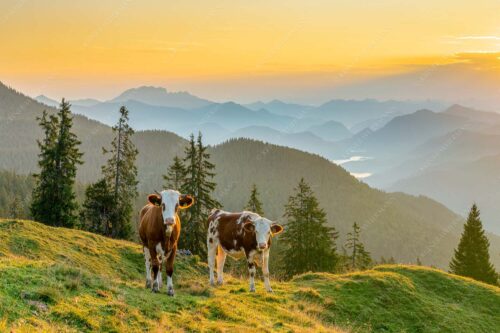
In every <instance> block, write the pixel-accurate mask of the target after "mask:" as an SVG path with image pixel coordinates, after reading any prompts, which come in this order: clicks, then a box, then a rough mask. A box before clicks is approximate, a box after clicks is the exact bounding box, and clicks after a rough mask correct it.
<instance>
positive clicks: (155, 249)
mask: <svg viewBox="0 0 500 333" xmlns="http://www.w3.org/2000/svg"><path fill="white" fill-rule="evenodd" d="M148 201H149V203H148V204H147V205H146V206H144V207H143V208H142V209H141V213H140V224H139V236H140V238H141V241H142V245H143V248H144V259H145V261H146V288H152V291H153V292H159V291H160V288H161V284H162V278H161V265H162V263H163V261H165V266H166V272H167V294H168V295H170V296H173V295H174V286H173V284H172V274H173V273H174V259H175V253H176V251H177V241H178V240H179V235H180V233H181V220H180V219H179V215H178V212H179V209H186V208H189V207H190V206H191V205H192V204H193V203H194V199H193V197H192V196H190V195H185V194H180V193H179V192H178V191H175V190H164V191H161V193H158V192H156V194H150V195H149V196H148ZM151 266H152V268H153V280H151Z"/></svg>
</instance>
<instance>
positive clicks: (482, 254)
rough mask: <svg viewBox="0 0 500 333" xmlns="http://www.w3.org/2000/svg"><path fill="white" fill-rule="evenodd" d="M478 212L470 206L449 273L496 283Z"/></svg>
mask: <svg viewBox="0 0 500 333" xmlns="http://www.w3.org/2000/svg"><path fill="white" fill-rule="evenodd" d="M479 215H480V212H479V209H477V206H476V204H474V205H472V208H471V210H470V212H469V216H468V218H467V222H466V223H465V224H464V232H463V233H462V237H461V239H460V243H459V244H458V247H457V249H455V255H454V257H453V259H452V260H451V262H450V271H451V272H452V273H454V274H457V275H462V276H467V277H470V278H473V279H475V280H478V281H483V282H486V283H490V284H497V283H498V274H497V273H496V271H495V269H494V267H493V265H492V264H491V263H490V254H489V252H488V251H489V247H490V243H489V241H488V238H486V235H485V234H484V230H483V224H482V223H481V219H480V216H479Z"/></svg>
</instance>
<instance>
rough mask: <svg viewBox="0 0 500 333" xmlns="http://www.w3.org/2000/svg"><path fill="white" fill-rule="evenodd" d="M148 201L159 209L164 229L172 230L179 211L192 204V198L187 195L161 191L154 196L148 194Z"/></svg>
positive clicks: (173, 191)
mask: <svg viewBox="0 0 500 333" xmlns="http://www.w3.org/2000/svg"><path fill="white" fill-rule="evenodd" d="M155 192H156V191H155ZM148 201H149V202H150V203H152V204H153V205H155V206H159V207H160V208H161V213H162V216H163V223H164V224H165V227H167V229H172V228H173V226H174V225H175V220H176V219H175V216H176V215H177V213H178V212H179V209H186V208H189V207H191V205H193V203H194V198H193V197H192V196H191V195H189V194H180V193H179V192H178V191H175V190H163V191H161V192H156V193H155V194H150V195H149V196H148Z"/></svg>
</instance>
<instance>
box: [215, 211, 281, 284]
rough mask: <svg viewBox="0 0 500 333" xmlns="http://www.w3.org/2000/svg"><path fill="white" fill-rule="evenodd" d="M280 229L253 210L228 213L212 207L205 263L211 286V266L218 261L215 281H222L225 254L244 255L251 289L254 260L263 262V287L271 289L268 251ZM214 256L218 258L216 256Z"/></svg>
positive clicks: (236, 256)
mask: <svg viewBox="0 0 500 333" xmlns="http://www.w3.org/2000/svg"><path fill="white" fill-rule="evenodd" d="M282 231H283V227H282V226H281V225H279V224H276V223H273V222H272V221H270V220H268V219H266V218H265V217H262V216H260V215H259V214H256V213H253V212H246V211H245V212H241V213H229V212H224V211H222V210H213V211H212V213H211V214H210V216H209V217H208V233H207V247H208V266H209V269H210V284H211V285H214V284H215V282H214V268H215V261H216V260H217V283H218V284H223V283H224V277H223V270H224V263H225V261H226V256H227V255H228V254H229V255H230V256H232V257H235V258H241V257H245V258H246V260H247V263H248V272H249V275H250V291H251V292H254V291H255V281H254V280H255V273H256V268H255V263H256V262H257V261H260V262H261V263H262V273H263V275H264V284H265V287H266V290H267V291H269V292H272V288H271V284H270V282H269V250H270V247H271V238H272V236H273V235H277V234H279V233H281V232H282ZM216 258H217V259H216Z"/></svg>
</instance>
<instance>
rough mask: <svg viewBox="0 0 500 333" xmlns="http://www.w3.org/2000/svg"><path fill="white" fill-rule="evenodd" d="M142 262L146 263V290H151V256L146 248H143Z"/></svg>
mask: <svg viewBox="0 0 500 333" xmlns="http://www.w3.org/2000/svg"><path fill="white" fill-rule="evenodd" d="M144 261H145V262H146V288H151V254H150V253H149V249H148V248H147V246H144Z"/></svg>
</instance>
